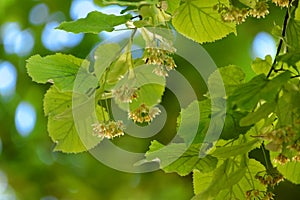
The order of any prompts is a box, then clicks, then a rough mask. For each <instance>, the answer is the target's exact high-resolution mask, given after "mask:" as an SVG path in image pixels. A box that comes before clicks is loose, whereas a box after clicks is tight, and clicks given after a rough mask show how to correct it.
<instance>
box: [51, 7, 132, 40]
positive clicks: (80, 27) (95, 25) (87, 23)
mask: <svg viewBox="0 0 300 200" xmlns="http://www.w3.org/2000/svg"><path fill="white" fill-rule="evenodd" d="M131 17H132V16H131V15H123V16H116V15H112V14H110V15H107V14H104V13H101V12H98V11H93V12H90V13H89V14H88V16H87V17H86V18H81V19H78V20H76V21H71V22H63V23H61V24H60V25H59V26H58V27H57V28H58V29H62V30H65V31H68V32H73V33H94V34H98V33H100V32H101V31H108V32H111V31H113V30H114V27H115V26H118V25H121V24H124V23H126V22H127V21H128V20H129V19H130V18H131Z"/></svg>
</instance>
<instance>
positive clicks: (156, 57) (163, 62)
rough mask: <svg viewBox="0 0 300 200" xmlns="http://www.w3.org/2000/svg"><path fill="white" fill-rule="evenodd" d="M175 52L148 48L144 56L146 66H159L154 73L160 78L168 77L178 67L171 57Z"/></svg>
mask: <svg viewBox="0 0 300 200" xmlns="http://www.w3.org/2000/svg"><path fill="white" fill-rule="evenodd" d="M173 53H174V52H170V51H168V50H164V49H160V48H152V47H151V48H150V47H149V48H146V49H145V55H144V58H143V60H144V62H145V64H153V65H158V66H157V67H156V68H155V69H154V70H153V73H155V74H157V75H158V76H164V77H166V76H168V71H170V70H172V69H174V68H175V67H176V64H175V61H174V59H173V58H172V57H171V54H173Z"/></svg>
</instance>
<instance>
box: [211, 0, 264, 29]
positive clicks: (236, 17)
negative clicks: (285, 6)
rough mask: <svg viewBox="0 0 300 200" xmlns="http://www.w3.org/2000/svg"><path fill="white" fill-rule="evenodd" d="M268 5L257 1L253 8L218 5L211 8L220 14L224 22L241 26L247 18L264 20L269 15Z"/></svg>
mask: <svg viewBox="0 0 300 200" xmlns="http://www.w3.org/2000/svg"><path fill="white" fill-rule="evenodd" d="M268 8H269V7H268V4H267V2H265V1H257V2H256V5H255V6H254V8H250V7H244V8H238V7H235V6H229V7H227V6H226V5H224V4H222V3H219V4H217V5H215V6H214V7H213V9H214V10H217V11H218V12H219V13H220V14H221V18H222V20H223V21H224V22H235V23H237V24H241V23H243V22H245V21H246V19H247V17H248V16H252V17H255V18H261V17H262V18H264V17H265V16H266V15H267V14H269V10H268Z"/></svg>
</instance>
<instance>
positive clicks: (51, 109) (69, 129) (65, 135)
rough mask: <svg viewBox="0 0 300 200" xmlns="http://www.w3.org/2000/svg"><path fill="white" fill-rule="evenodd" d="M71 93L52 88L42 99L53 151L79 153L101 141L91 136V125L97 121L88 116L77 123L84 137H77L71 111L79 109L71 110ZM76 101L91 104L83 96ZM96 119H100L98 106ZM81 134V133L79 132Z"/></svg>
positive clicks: (100, 112)
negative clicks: (82, 128)
mask: <svg viewBox="0 0 300 200" xmlns="http://www.w3.org/2000/svg"><path fill="white" fill-rule="evenodd" d="M72 97H73V94H72V93H71V92H60V91H59V90H58V89H57V88H56V87H54V86H52V87H51V88H50V89H49V90H48V91H47V93H46V95H45V98H44V111H45V115H46V116H48V132H49V135H50V137H51V138H52V140H53V141H54V142H55V143H56V146H55V148H54V151H62V152H65V153H79V152H83V151H86V150H89V149H91V148H93V147H94V146H96V145H97V144H98V143H99V142H100V141H101V139H100V138H97V137H95V136H93V135H92V126H91V125H92V124H93V123H94V122H96V120H97V119H93V118H92V117H90V116H89V112H88V111H87V115H88V116H81V117H82V118H81V119H82V121H81V122H79V123H80V124H81V125H83V126H84V127H85V129H86V130H83V132H84V135H81V136H79V134H78V132H77V127H76V126H75V122H74V119H73V110H72V109H80V108H72ZM77 99H78V100H80V101H81V102H82V105H83V104H85V103H91V102H90V101H89V99H88V98H87V97H85V96H82V95H80V96H78V97H77ZM95 110H96V114H97V118H98V119H100V120H103V119H102V116H103V115H106V117H107V113H102V111H103V109H101V108H100V106H97V107H96V108H95ZM81 132H82V131H81Z"/></svg>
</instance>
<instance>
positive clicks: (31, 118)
mask: <svg viewBox="0 0 300 200" xmlns="http://www.w3.org/2000/svg"><path fill="white" fill-rule="evenodd" d="M35 122H36V112H35V109H34V107H33V106H32V105H31V104H29V103H27V102H21V103H20V104H19V105H18V107H17V110H16V114H15V124H16V128H17V131H18V132H19V133H20V135H22V136H24V137H26V136H28V135H29V134H30V133H31V132H32V130H33V128H34V126H35Z"/></svg>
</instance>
